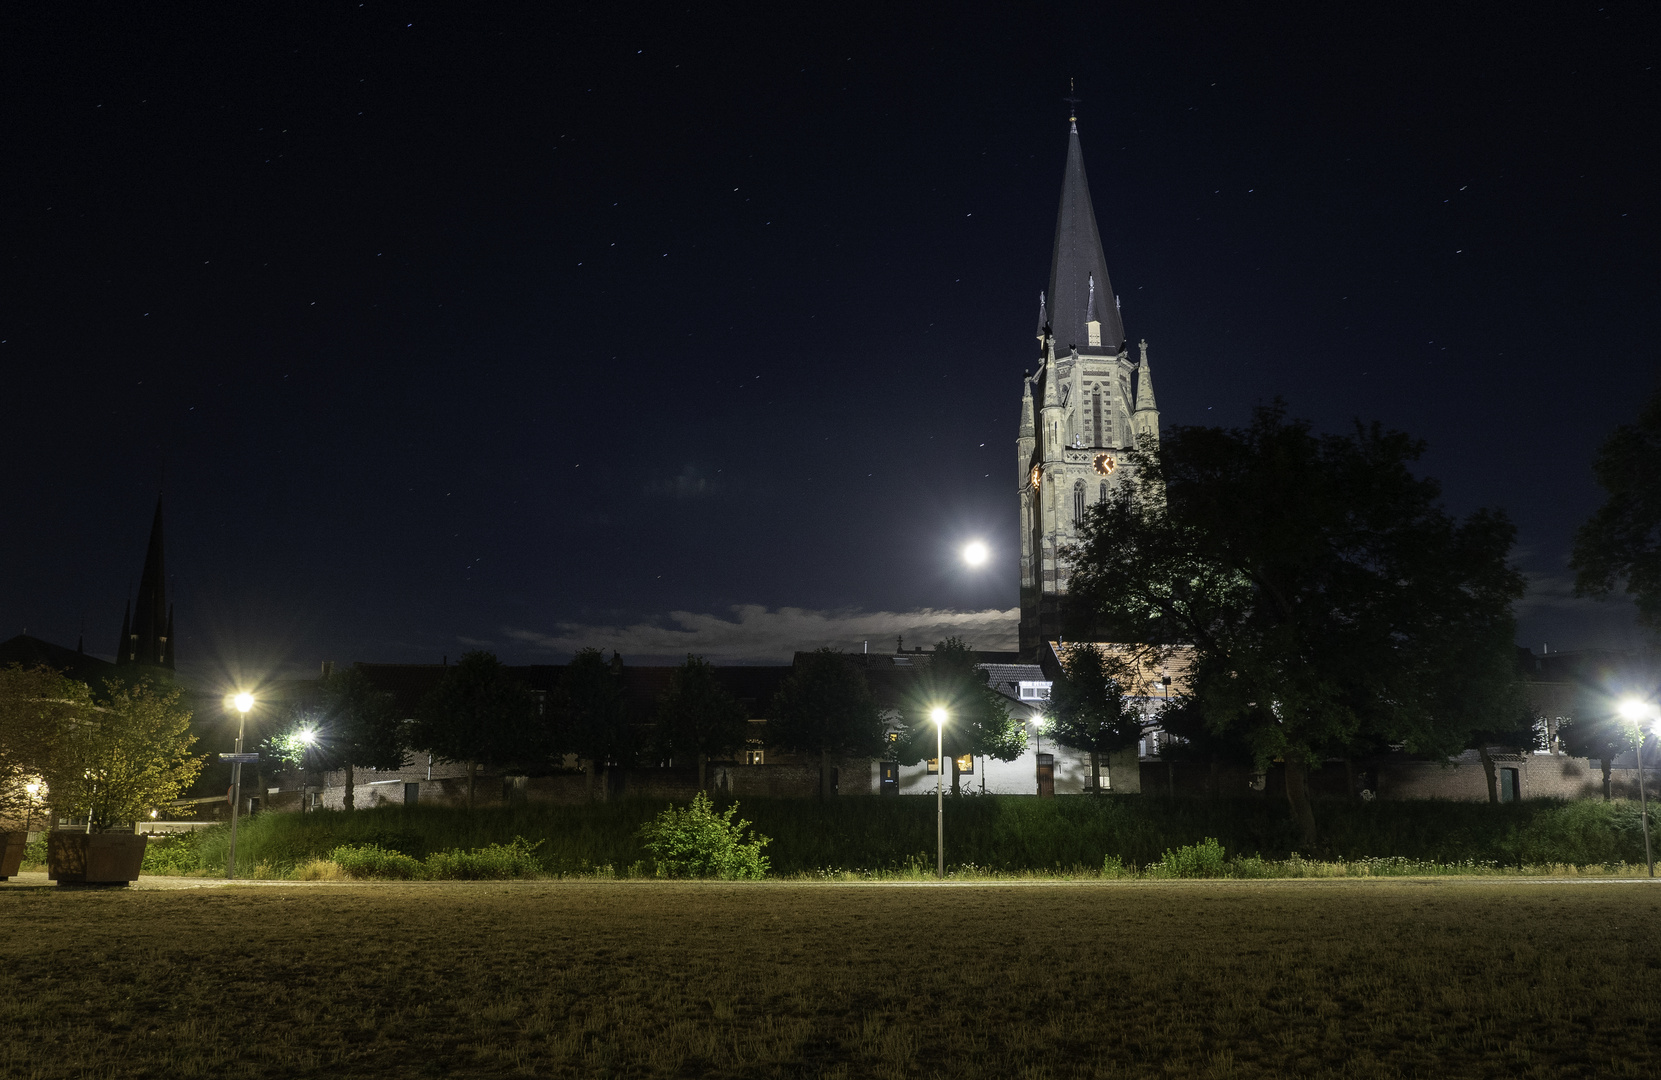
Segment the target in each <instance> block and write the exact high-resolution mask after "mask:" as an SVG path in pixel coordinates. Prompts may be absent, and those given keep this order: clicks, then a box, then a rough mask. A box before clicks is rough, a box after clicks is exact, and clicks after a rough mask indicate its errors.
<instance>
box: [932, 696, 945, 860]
mask: <svg viewBox="0 0 1661 1080" xmlns="http://www.w3.org/2000/svg"><path fill="white" fill-rule="evenodd" d="M929 718H930V719H932V720H933V721H934V852H935V865H934V876H935V877H938V878H944V877H945V876H946V789H945V786H944V785H945V780H946V753H945V746H944V743H945V735H944V734H943V732H944V731H945V729H946V710H945V709H942V708H940V707H939V706H936V707H935V708H934V711H933V712H931V713H929Z"/></svg>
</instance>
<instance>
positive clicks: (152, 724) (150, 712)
mask: <svg viewBox="0 0 1661 1080" xmlns="http://www.w3.org/2000/svg"><path fill="white" fill-rule="evenodd" d="M180 697H181V692H180V691H179V690H178V689H177V688H174V687H159V686H157V685H156V684H154V683H152V682H150V681H149V680H148V679H143V680H140V681H139V682H138V683H136V684H133V685H130V686H129V685H124V684H122V683H120V682H117V681H116V680H113V679H112V680H109V681H107V682H106V683H105V686H104V694H103V699H102V701H100V702H95V703H92V704H85V703H84V699H80V703H78V704H77V705H76V706H75V707H74V708H72V709H70V710H69V711H68V712H66V713H65V714H63V715H62V716H61V717H60V718H59V721H60V722H59V725H58V728H57V730H56V732H55V733H54V735H53V741H52V747H51V754H50V756H49V757H48V759H47V761H46V762H45V767H44V768H42V769H41V772H42V774H43V775H44V777H45V780H46V785H47V788H48V789H49V794H50V800H51V803H52V810H53V812H54V813H56V814H59V815H63V816H77V815H90V817H91V819H92V823H93V828H95V829H104V828H109V827H111V826H113V825H116V824H119V823H123V822H131V821H135V820H137V819H138V818H140V817H142V816H143V815H144V814H146V813H147V812H149V811H150V810H151V809H152V808H154V807H157V806H160V805H162V804H163V803H166V802H169V801H170V800H172V799H176V798H178V797H179V793H180V792H181V791H183V790H184V789H185V788H186V787H188V786H189V785H190V782H191V781H192V780H194V779H195V778H196V774H197V773H198V772H200V771H201V769H202V763H203V759H202V758H199V757H194V756H192V755H191V754H190V746H191V744H192V743H194V742H195V741H196V737H195V736H194V735H192V734H191V733H190V713H189V712H188V711H187V710H185V709H184V708H182V707H180V703H179V702H180Z"/></svg>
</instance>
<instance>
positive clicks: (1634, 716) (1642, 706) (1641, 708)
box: [1621, 698, 1649, 723]
mask: <svg viewBox="0 0 1661 1080" xmlns="http://www.w3.org/2000/svg"><path fill="white" fill-rule="evenodd" d="M1648 715H1649V704H1648V703H1647V702H1643V701H1639V700H1638V699H1637V698H1627V699H1626V700H1625V701H1623V702H1621V719H1623V720H1631V721H1632V722H1633V723H1637V722H1638V721H1639V720H1642V719H1643V718H1644V717H1646V716H1648Z"/></svg>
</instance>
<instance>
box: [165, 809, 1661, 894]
mask: <svg viewBox="0 0 1661 1080" xmlns="http://www.w3.org/2000/svg"><path fill="white" fill-rule="evenodd" d="M669 805H670V804H669V803H668V802H666V801H662V800H647V799H640V800H624V801H619V802H611V803H594V804H588V805H581V806H552V805H535V804H533V805H529V806H518V807H491V808H485V809H478V810H472V811H469V810H466V809H460V808H452V807H440V806H410V807H405V806H384V807H377V808H375V809H373V810H358V811H355V812H350V813H348V812H345V811H316V812H311V813H306V814H275V813H266V814H261V815H259V816H257V817H254V818H251V819H245V820H244V821H243V822H242V824H241V825H240V826H239V830H238V838H237V868H238V872H239V873H241V874H251V873H252V872H253V871H254V870H255V868H256V867H261V866H263V867H264V868H267V869H268V870H271V871H273V872H279V873H286V872H289V871H291V870H293V869H294V868H295V867H298V866H301V865H303V864H306V863H308V862H311V861H312V860H316V859H322V858H327V857H328V856H329V855H330V853H331V852H333V851H334V850H335V849H336V848H338V847H341V846H343V845H363V846H371V847H376V848H380V849H382V850H385V851H391V852H397V853H399V854H402V855H407V856H409V857H410V858H412V859H415V860H420V861H425V860H427V859H428V858H429V857H430V856H433V855H436V854H439V853H443V852H466V851H473V850H477V849H482V848H486V847H488V846H489V845H492V844H498V845H510V844H512V843H513V841H514V838H515V837H524V838H525V839H526V840H527V841H528V842H530V843H531V844H537V842H538V841H540V842H541V843H540V845H539V846H538V847H537V848H536V860H537V862H538V864H539V865H540V867H541V868H542V869H543V870H544V871H545V872H549V873H557V874H592V873H595V872H596V871H602V872H606V873H610V872H618V873H621V872H624V871H625V870H627V868H629V867H638V866H639V865H640V864H641V863H642V862H643V860H645V859H646V858H647V854H646V852H645V851H644V849H643V848H642V846H641V841H640V838H639V831H640V827H641V826H642V825H643V824H645V823H646V822H648V821H650V820H652V819H653V818H654V817H655V816H656V815H657V814H658V813H659V812H660V811H662V810H663V809H665V808H666V807H667V806H669ZM1318 812H1319V819H1320V825H1321V829H1322V834H1323V835H1322V840H1323V843H1322V845H1321V847H1320V849H1319V850H1317V851H1302V852H1299V847H1300V845H1299V843H1298V842H1297V837H1296V833H1295V831H1294V829H1293V827H1292V824H1291V822H1290V821H1289V819H1288V815H1287V813H1286V810H1285V807H1284V806H1283V805H1280V804H1276V803H1273V802H1270V801H1267V800H1262V799H1245V800H1216V801H1205V800H1187V799H1166V798H1161V797H1157V796H1151V795H1140V796H1123V797H1113V796H1106V797H1101V798H1066V799H1042V800H1041V799H1035V798H999V797H996V796H976V797H960V798H957V799H954V800H948V801H947V804H946V858H947V861H948V862H949V863H951V864H953V865H957V866H969V865H972V866H974V867H977V868H981V869H985V870H990V871H996V872H1006V873H1007V872H1033V871H1039V872H1041V871H1057V870H1062V871H1066V870H1073V869H1079V868H1086V869H1089V870H1091V871H1095V869H1096V868H1098V867H1100V866H1101V865H1102V863H1103V859H1104V858H1106V857H1110V856H1111V857H1116V858H1118V859H1119V860H1120V862H1121V864H1122V865H1125V866H1128V867H1151V866H1153V865H1155V864H1158V863H1160V862H1161V860H1162V859H1163V857H1164V854H1165V852H1166V851H1169V850H1174V849H1178V848H1181V847H1184V846H1189V845H1194V844H1198V843H1200V842H1201V841H1203V840H1205V839H1206V838H1214V839H1215V840H1216V841H1217V842H1218V843H1219V844H1221V845H1222V846H1223V847H1224V848H1226V849H1227V850H1228V851H1229V852H1230V853H1231V854H1232V855H1235V856H1238V857H1248V858H1249V857H1253V856H1256V857H1260V858H1263V859H1269V860H1286V859H1289V858H1290V857H1292V856H1293V855H1294V854H1301V855H1302V857H1304V858H1306V859H1308V858H1320V859H1324V860H1328V861H1344V862H1350V863H1355V862H1358V861H1363V860H1368V859H1373V860H1377V859H1405V860H1409V861H1411V862H1413V863H1420V864H1427V865H1428V864H1440V865H1447V866H1453V865H1459V864H1470V865H1473V866H1474V865H1483V866H1498V867H1517V866H1521V865H1525V864H1526V865H1547V864H1560V865H1568V866H1593V865H1604V864H1608V865H1617V864H1625V863H1638V862H1642V861H1643V855H1644V852H1643V836H1642V832H1641V823H1640V821H1639V815H1638V809H1637V806H1636V805H1635V804H1631V803H1624V802H1616V803H1609V804H1605V803H1601V802H1570V803H1565V802H1558V801H1554V800H1535V801H1529V802H1522V803H1508V804H1502V805H1498V806H1494V805H1490V804H1486V803H1455V802H1437V801H1423V802H1373V803H1355V804H1342V803H1331V804H1323V805H1321V806H1320V807H1319V810H1318ZM742 813H743V815H744V816H745V817H746V818H748V819H750V820H751V822H752V823H753V826H754V829H753V831H754V832H755V833H756V834H757V835H760V836H766V837H769V838H771V841H772V842H771V844H770V845H769V846H768V849H767V850H768V854H769V855H770V857H771V859H772V863H773V866H772V870H773V872H774V873H775V874H779V875H797V874H806V873H816V872H821V871H827V870H829V871H839V870H854V871H858V870H903V869H905V868H906V867H907V866H908V865H910V864H920V863H921V862H923V861H926V862H929V863H932V862H933V852H934V836H935V822H934V802H933V800H932V799H920V798H910V797H900V798H887V799H884V798H857V799H855V798H847V799H832V800H829V801H827V802H825V803H822V804H821V803H818V802H814V801H809V800H799V799H744V800H742ZM228 842H229V835H228V831H227V830H226V829H224V828H219V829H213V830H209V831H207V832H205V833H202V834H201V835H200V839H199V840H198V841H196V845H195V846H196V851H195V857H196V858H197V859H198V860H199V865H200V866H201V867H202V868H203V869H206V870H209V871H213V870H216V869H217V868H221V867H223V866H224V865H225V859H226V854H227V845H228ZM925 854H926V858H920V857H922V856H925Z"/></svg>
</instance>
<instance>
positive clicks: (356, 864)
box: [329, 844, 424, 881]
mask: <svg viewBox="0 0 1661 1080" xmlns="http://www.w3.org/2000/svg"><path fill="white" fill-rule="evenodd" d="M329 859H330V861H332V862H334V863H335V864H336V865H338V866H339V867H340V868H341V869H342V870H344V871H345V872H346V873H347V875H348V876H350V877H355V878H391V879H393V880H395V881H413V880H415V879H417V878H420V877H423V876H424V874H423V872H422V871H423V867H422V866H421V863H420V861H419V860H417V859H412V858H410V857H409V856H408V855H405V854H404V853H403V852H401V851H388V850H387V849H386V848H383V847H379V846H377V845H375V844H342V845H341V846H339V847H337V848H335V849H334V850H333V851H331V852H329Z"/></svg>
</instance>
